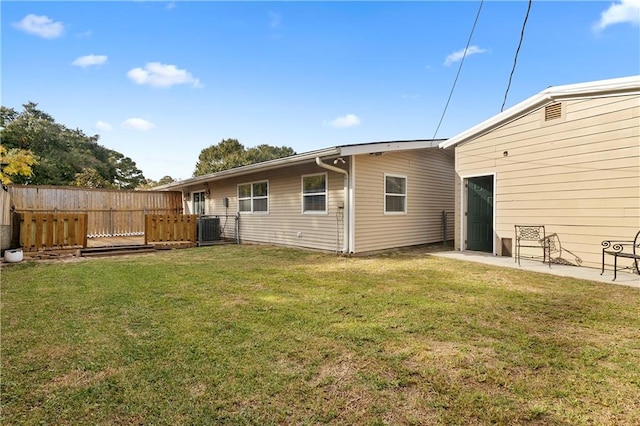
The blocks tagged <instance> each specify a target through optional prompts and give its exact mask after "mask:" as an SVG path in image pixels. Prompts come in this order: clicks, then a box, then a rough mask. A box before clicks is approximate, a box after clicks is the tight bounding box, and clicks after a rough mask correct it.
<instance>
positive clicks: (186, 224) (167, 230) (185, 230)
mask: <svg viewBox="0 0 640 426" xmlns="http://www.w3.org/2000/svg"><path fill="white" fill-rule="evenodd" d="M144 223H145V225H144V243H145V244H149V243H162V242H192V243H195V242H196V239H197V235H196V230H197V223H198V215H195V214H180V215H168V214H167V215H162V214H148V215H145V217H144Z"/></svg>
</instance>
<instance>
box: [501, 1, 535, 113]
mask: <svg viewBox="0 0 640 426" xmlns="http://www.w3.org/2000/svg"><path fill="white" fill-rule="evenodd" d="M531 3H532V0H529V6H528V7H527V14H526V15H525V16H524V22H523V23H522V31H520V42H519V43H518V48H517V49H516V55H515V56H514V58H513V67H512V68H511V74H509V83H508V84H507V90H506V91H505V92H504V100H503V101H502V107H500V112H502V111H503V110H504V104H506V103H507V95H508V94H509V88H511V79H512V78H513V73H514V72H515V71H516V64H517V63H518V53H520V47H521V46H522V40H523V39H524V29H525V27H526V26H527V20H528V19H529V11H530V10H531Z"/></svg>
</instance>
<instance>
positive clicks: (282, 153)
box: [193, 139, 295, 177]
mask: <svg viewBox="0 0 640 426" xmlns="http://www.w3.org/2000/svg"><path fill="white" fill-rule="evenodd" d="M291 155H295V151H294V150H293V149H292V148H289V147H286V146H282V147H275V146H271V145H266V144H263V145H258V146H257V147H254V148H249V149H246V148H245V147H244V145H242V144H241V143H240V142H238V140H237V139H223V140H222V141H221V142H220V143H219V144H217V145H211V146H210V147H208V148H205V149H203V150H202V151H200V155H199V156H198V162H197V163H196V169H195V171H194V172H193V176H194V177H195V176H202V175H206V174H208V173H215V172H219V171H222V170H227V169H232V168H234V167H240V166H246V165H249V164H255V163H260V162H263V161H268V160H274V159H276V158H283V157H288V156H291Z"/></svg>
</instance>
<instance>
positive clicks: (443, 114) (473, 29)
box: [432, 0, 484, 139]
mask: <svg viewBox="0 0 640 426" xmlns="http://www.w3.org/2000/svg"><path fill="white" fill-rule="evenodd" d="M483 3H484V0H480V6H479V7H478V13H477V14H476V19H475V21H473V27H471V34H469V40H467V46H466V47H465V48H464V53H463V55H462V59H461V60H460V66H459V67H458V73H457V74H456V78H455V80H453V86H452V87H451V92H449V98H448V99H447V103H446V104H445V106H444V110H443V111H442V116H441V117H440V121H439V122H438V127H436V131H435V132H433V138H432V139H435V138H436V135H437V134H438V130H440V125H441V124H442V120H444V116H445V114H446V113H447V108H449V102H451V97H452V96H453V90H454V89H455V88H456V83H457V82H458V77H459V76H460V71H461V70H462V64H464V58H466V57H467V52H468V51H469V45H470V44H471V38H472V37H473V32H474V31H475V29H476V24H477V23H478V18H479V17H480V11H481V10H482V4H483Z"/></svg>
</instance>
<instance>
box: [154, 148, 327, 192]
mask: <svg viewBox="0 0 640 426" xmlns="http://www.w3.org/2000/svg"><path fill="white" fill-rule="evenodd" d="M339 154H340V150H339V149H338V147H334V148H327V149H321V150H317V151H311V152H306V153H303V154H296V155H291V156H289V157H284V158H277V159H275V160H268V161H263V162H261V163H254V164H249V165H247V166H241V167H235V168H233V169H227V170H222V171H219V172H215V173H208V174H206V175H202V176H197V177H194V178H190V179H185V180H181V181H179V182H173V183H169V184H166V185H162V186H157V187H155V188H153V189H155V190H156V191H169V190H173V189H177V188H182V187H187V186H192V185H197V184H199V183H202V182H211V181H215V180H221V179H225V178H228V177H232V176H243V175H247V174H250V173H254V172H258V171H265V170H272V169H277V168H280V167H284V166H290V165H292V164H297V163H304V162H307V161H315V158H316V157H326V156H328V155H339Z"/></svg>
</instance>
